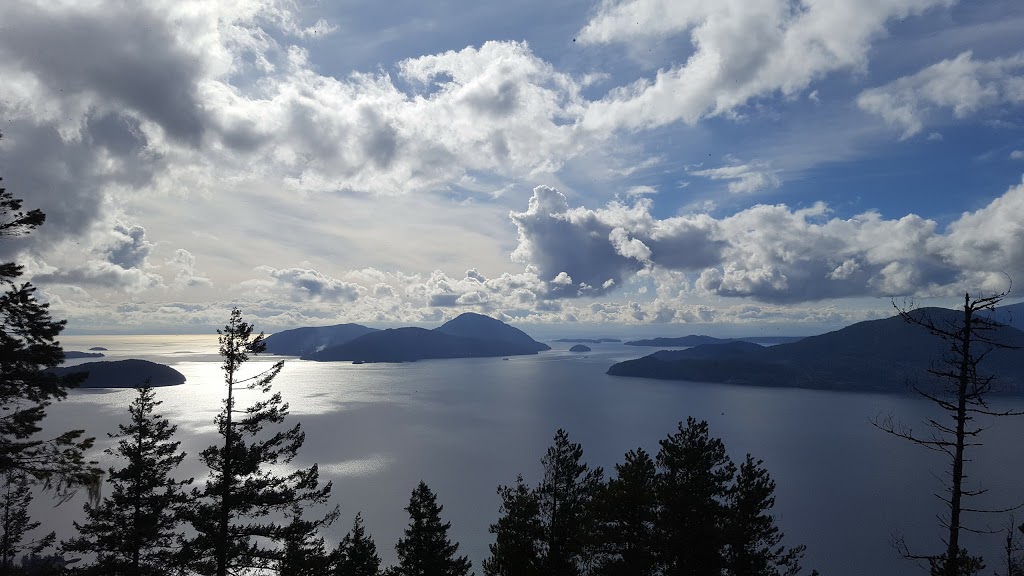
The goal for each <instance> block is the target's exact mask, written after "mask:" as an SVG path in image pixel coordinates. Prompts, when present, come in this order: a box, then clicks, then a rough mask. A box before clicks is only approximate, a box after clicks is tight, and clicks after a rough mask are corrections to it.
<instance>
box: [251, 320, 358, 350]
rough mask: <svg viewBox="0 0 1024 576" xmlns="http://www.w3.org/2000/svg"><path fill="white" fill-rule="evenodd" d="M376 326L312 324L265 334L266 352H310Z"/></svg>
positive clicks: (344, 340) (351, 337)
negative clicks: (268, 334)
mask: <svg viewBox="0 0 1024 576" xmlns="http://www.w3.org/2000/svg"><path fill="white" fill-rule="evenodd" d="M371 332H377V329H376V328H368V327H366V326H363V325H362V324H335V325H334V326H312V327H307V328H295V329H293V330H283V331H281V332H277V333H275V334H271V335H270V336H267V338H266V340H264V342H266V344H267V350H266V351H267V352H268V353H270V354H277V355H279V356H302V355H305V354H312V353H314V352H318V351H320V350H324V349H326V348H330V347H332V346H338V345H340V344H344V343H345V342H348V341H349V340H353V339H355V338H359V337H360V336H364V335H366V334H370V333H371Z"/></svg>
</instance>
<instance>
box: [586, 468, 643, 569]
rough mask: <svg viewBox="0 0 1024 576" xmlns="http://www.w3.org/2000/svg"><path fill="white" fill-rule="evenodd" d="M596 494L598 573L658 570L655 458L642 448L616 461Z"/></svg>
mask: <svg viewBox="0 0 1024 576" xmlns="http://www.w3.org/2000/svg"><path fill="white" fill-rule="evenodd" d="M615 474H616V475H615V477H613V478H609V479H608V483H607V485H606V486H605V487H604V489H603V490H601V492H600V495H599V498H598V500H599V502H600V512H599V516H600V518H601V526H600V538H601V541H602V544H603V546H602V551H603V558H602V560H601V562H600V565H599V567H598V570H597V574H599V575H601V576H651V575H654V574H656V573H657V566H658V562H657V560H658V533H657V527H658V526H657V515H658V498H657V492H656V487H657V481H658V477H657V474H656V471H655V466H654V460H652V459H651V457H650V455H649V454H647V452H646V451H644V450H643V449H642V448H638V449H637V450H631V451H629V452H627V453H626V459H625V462H624V463H622V464H616V465H615Z"/></svg>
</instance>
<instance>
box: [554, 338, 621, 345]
mask: <svg viewBox="0 0 1024 576" xmlns="http://www.w3.org/2000/svg"><path fill="white" fill-rule="evenodd" d="M552 342H574V343H577V344H603V343H605V342H622V340H619V339H618V338H559V339H558V340H552Z"/></svg>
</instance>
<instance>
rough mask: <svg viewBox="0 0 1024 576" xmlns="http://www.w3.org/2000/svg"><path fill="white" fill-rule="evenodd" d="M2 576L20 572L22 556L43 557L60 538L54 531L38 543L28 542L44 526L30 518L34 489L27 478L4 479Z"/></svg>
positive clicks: (0, 539) (0, 549) (0, 548)
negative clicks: (18, 560)
mask: <svg viewBox="0 0 1024 576" xmlns="http://www.w3.org/2000/svg"><path fill="white" fill-rule="evenodd" d="M0 490H2V492H0V514H2V517H0V522H3V524H2V525H0V530H2V533H0V576H7V575H9V574H14V573H18V572H19V570H18V569H17V568H16V567H15V565H14V559H15V557H16V556H17V555H18V554H25V553H27V554H32V555H35V554H40V553H41V552H42V551H43V550H44V549H46V548H48V547H50V546H52V545H53V542H54V540H56V538H57V535H56V534H55V533H53V532H50V533H49V534H47V535H45V536H43V537H42V538H38V539H36V540H29V541H27V542H26V541H25V539H26V537H27V536H28V534H29V533H31V532H32V531H33V530H35V529H36V528H39V526H41V524H40V523H39V522H34V521H32V519H31V518H30V517H29V515H28V506H29V504H31V502H32V487H31V484H30V483H29V481H28V479H26V478H25V477H24V476H12V475H10V474H8V475H5V476H4V481H3V485H2V486H0Z"/></svg>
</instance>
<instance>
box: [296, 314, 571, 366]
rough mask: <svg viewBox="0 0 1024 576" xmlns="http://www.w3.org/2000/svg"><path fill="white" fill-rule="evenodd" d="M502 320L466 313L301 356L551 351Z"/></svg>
mask: <svg viewBox="0 0 1024 576" xmlns="http://www.w3.org/2000/svg"><path fill="white" fill-rule="evenodd" d="M550 349H551V348H550V347H549V346H548V345H547V344H542V343H540V342H537V341H536V340H534V339H533V338H530V337H529V336H528V335H527V334H526V333H525V332H523V331H521V330H519V329H517V328H513V327H512V326H509V325H508V324H505V323H504V322H501V321H500V320H495V319H493V318H490V317H488V316H481V315H480V314H473V313H465V314H462V315H460V316H459V317H457V318H455V319H453V320H450V321H449V322H446V323H445V324H444V325H442V326H440V327H438V328H435V329H433V330H427V329H425V328H413V327H409V328H392V329H388V330H379V331H376V332H372V333H369V334H364V335H363V336H360V337H358V338H354V339H352V340H350V341H348V342H345V343H343V344H339V345H337V346H331V347H329V348H325V349H323V350H320V351H316V352H312V353H309V354H305V355H303V356H302V359H303V360H316V361H320V362H330V361H336V360H351V361H358V362H412V361H416V360H426V359H430V358H474V357H477V358H479V357H494V356H520V355H525V354H536V353H537V352H541V351H544V350H550Z"/></svg>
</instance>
